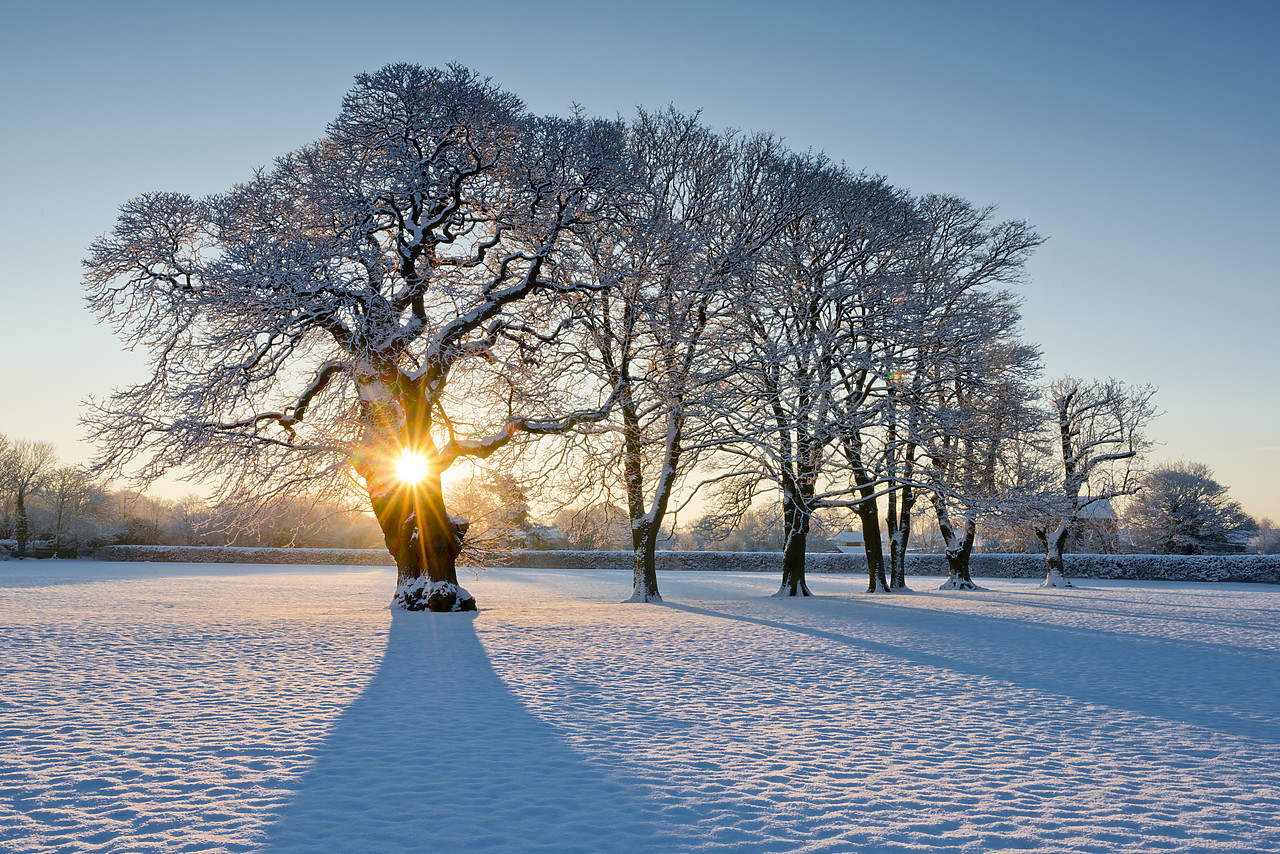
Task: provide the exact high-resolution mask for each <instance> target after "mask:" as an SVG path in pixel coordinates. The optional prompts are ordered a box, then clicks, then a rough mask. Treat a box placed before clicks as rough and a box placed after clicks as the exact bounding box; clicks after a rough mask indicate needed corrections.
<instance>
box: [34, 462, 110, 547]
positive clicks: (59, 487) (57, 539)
mask: <svg viewBox="0 0 1280 854" xmlns="http://www.w3.org/2000/svg"><path fill="white" fill-rule="evenodd" d="M44 499H45V502H44V503H45V504H46V505H47V507H48V509H49V516H50V529H51V533H52V535H53V548H54V554H56V555H58V556H59V557H65V556H71V557H75V555H76V553H77V551H78V549H79V547H80V545H81V544H82V543H83V541H84V540H85V539H87V536H86V534H87V531H86V528H91V527H92V525H93V521H92V520H93V519H94V518H95V517H98V516H101V514H102V510H103V506H104V504H105V502H106V492H105V490H104V489H103V488H102V486H101V484H98V483H95V482H94V481H93V480H91V479H90V477H89V476H88V474H87V473H86V472H85V470H84V468H83V467H81V466H60V467H58V468H56V469H54V470H53V471H51V472H50V473H49V477H48V480H47V482H46V486H45V489H44Z"/></svg>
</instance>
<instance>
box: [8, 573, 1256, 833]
mask: <svg viewBox="0 0 1280 854" xmlns="http://www.w3.org/2000/svg"><path fill="white" fill-rule="evenodd" d="M660 581H661V584H662V589H663V593H664V595H665V596H666V597H667V599H668V603H667V604H666V605H623V604H619V600H621V599H623V598H625V597H626V596H627V594H628V593H629V592H630V585H629V578H628V577H627V576H626V575H624V574H621V573H617V572H558V571H551V570H536V571H534V570H514V569H505V570H497V571H493V572H490V573H486V574H485V575H484V576H483V577H481V578H479V579H474V580H470V581H469V582H468V584H467V586H468V588H469V589H470V590H471V591H472V592H473V593H475V594H476V596H477V598H478V599H479V602H480V606H481V608H482V609H483V610H481V611H480V612H479V613H478V614H472V615H453V614H450V615H432V614H404V613H399V614H394V615H393V614H392V613H391V612H390V611H388V610H387V609H386V607H385V606H386V603H387V601H388V600H389V599H390V596H391V592H392V588H393V586H394V581H393V571H392V570H389V569H384V568H363V567H362V568H343V567H300V566H289V567H269V566H227V565H213V564H122V563H111V564H101V563H97V564H95V563H56V562H47V561H46V562H32V561H24V562H21V563H18V562H9V563H3V564H0V671H2V673H3V690H2V691H0V851H4V852H13V854H18V853H19V852H37V851H38V852H46V851H67V852H71V851H76V852H81V851H112V852H179V851H200V852H223V851H269V852H303V851H308V852H379V854H386V852H399V851H415V852H416V851H429V852H452V851H457V852H481V851H511V852H525V851H548V852H569V851H584V852H594V851H605V852H611V854H621V852H641V851H647V852H676V851H768V852H784V851H812V852H816V851H824V852H826V851H975V852H976V851H1003V850H1021V851H1054V852H1060V851H1096V852H1112V851H1138V850H1142V851H1161V850H1163V851H1169V850H1193V851H1205V850H1221V851H1275V850H1280V707H1278V703H1280V588H1277V587H1273V586H1263V585H1203V584H1202V585H1195V584H1174V583H1167V582H1166V583H1157V582H1145V583H1140V582H1082V585H1083V586H1082V587H1080V588H1078V589H1074V590H1053V591H1042V590H1039V589H1037V588H1036V586H1035V583H1034V582H1031V581H1021V580H988V581H985V582H980V583H984V584H985V586H987V587H988V588H990V589H989V590H988V591H987V592H981V593H967V594H958V593H941V592H937V591H933V590H932V589H931V588H932V587H934V586H936V585H937V583H938V579H924V578H920V579H913V580H912V582H911V583H912V586H913V587H915V588H916V591H917V592H915V593H914V594H910V595H899V596H874V597H873V596H868V595H866V594H864V593H862V592H860V591H861V589H862V585H863V583H864V582H863V580H862V579H860V578H852V577H849V576H817V577H814V578H812V579H811V585H812V587H813V588H814V591H815V593H817V594H819V595H818V596H816V597H815V598H813V599H809V600H778V599H772V598H769V594H770V593H772V592H773V591H774V589H776V586H777V579H776V578H775V577H773V576H772V575H767V576H766V575H759V574H749V575H748V574H743V575H738V574H725V573H714V574H712V573H708V574H701V573H669V574H664V575H662V577H661V579H660Z"/></svg>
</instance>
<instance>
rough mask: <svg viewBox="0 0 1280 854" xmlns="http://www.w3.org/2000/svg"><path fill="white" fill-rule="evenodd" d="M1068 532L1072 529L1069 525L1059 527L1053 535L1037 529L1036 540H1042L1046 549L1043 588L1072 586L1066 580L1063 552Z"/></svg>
mask: <svg viewBox="0 0 1280 854" xmlns="http://www.w3.org/2000/svg"><path fill="white" fill-rule="evenodd" d="M1068 531H1070V527H1069V526H1067V525H1059V526H1058V528H1057V530H1056V531H1054V532H1053V533H1049V532H1048V531H1044V530H1040V529H1039V528H1037V529H1036V539H1038V540H1040V545H1041V547H1043V548H1044V582H1043V583H1041V585H1040V586H1041V587H1070V586H1071V582H1070V581H1068V580H1067V579H1066V567H1065V565H1064V564H1063V562H1062V550H1063V547H1064V546H1065V545H1066V542H1067V533H1068Z"/></svg>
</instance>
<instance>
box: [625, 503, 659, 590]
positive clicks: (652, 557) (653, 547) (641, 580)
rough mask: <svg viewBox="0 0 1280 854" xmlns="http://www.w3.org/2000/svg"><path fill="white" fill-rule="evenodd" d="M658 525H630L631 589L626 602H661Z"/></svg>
mask: <svg viewBox="0 0 1280 854" xmlns="http://www.w3.org/2000/svg"><path fill="white" fill-rule="evenodd" d="M657 551H658V525H657V523H655V522H652V521H651V522H650V523H649V524H644V523H640V524H636V523H635V522H632V527H631V575H632V590H631V598H630V599H628V600H627V601H628V602H661V601H662V595H661V594H660V593H659V592H658V560H657Z"/></svg>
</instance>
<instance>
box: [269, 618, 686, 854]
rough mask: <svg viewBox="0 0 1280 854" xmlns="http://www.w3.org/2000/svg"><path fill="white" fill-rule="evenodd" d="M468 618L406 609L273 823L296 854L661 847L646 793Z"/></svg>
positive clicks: (272, 844) (280, 844)
mask: <svg viewBox="0 0 1280 854" xmlns="http://www.w3.org/2000/svg"><path fill="white" fill-rule="evenodd" d="M475 619H483V616H477V615H467V614H430V613H404V612H397V613H395V614H394V616H393V618H392V622H391V629H390V635H389V637H388V642H387V651H386V654H385V656H384V658H383V661H382V664H381V666H380V668H379V670H378V672H377V673H376V674H375V676H374V678H373V680H372V681H371V682H370V683H369V685H368V687H367V688H366V689H365V691H364V693H362V694H361V695H360V697H359V698H357V699H356V700H355V702H353V703H352V704H351V705H350V706H349V707H348V708H347V710H346V711H345V712H344V713H343V715H342V717H341V718H340V719H339V721H338V723H337V725H336V726H335V727H334V730H333V732H332V733H330V735H329V737H328V738H327V739H326V740H325V742H324V744H323V746H322V747H321V748H320V749H319V755H318V757H317V759H316V761H315V763H314V765H313V766H312V767H311V768H310V770H308V771H307V773H306V774H305V775H304V776H303V777H302V779H301V780H300V781H299V783H298V786H297V791H296V794H295V795H294V796H293V798H292V800H291V801H290V802H289V803H288V804H287V805H286V806H284V807H283V808H281V809H280V810H279V812H278V814H277V816H276V820H275V822H274V823H273V824H272V825H271V826H270V827H268V828H267V831H266V842H265V845H264V846H263V848H262V849H261V850H262V851H264V852H273V854H286V852H289V853H290V854H291V853H292V852H326V854H327V852H335V851H377V852H379V854H393V852H399V851H414V852H417V851H431V852H455V851H456V852H462V851H466V852H474V851H522V852H524V851H555V852H571V851H583V852H586V851H602V850H609V849H616V850H619V851H629V852H630V851H636V852H645V851H654V852H657V851H663V850H670V849H671V847H672V846H671V845H670V844H669V843H667V844H664V843H663V840H662V839H661V838H659V831H658V827H659V824H658V821H657V818H656V816H657V813H656V810H655V809H654V808H652V807H651V806H650V805H648V804H646V803H645V802H644V800H643V795H642V794H641V793H639V792H637V791H636V790H634V789H628V788H627V787H626V786H624V785H622V784H619V783H617V782H616V781H614V780H612V779H610V778H609V777H608V776H607V774H606V773H605V772H604V771H603V770H602V769H599V768H597V767H594V766H592V765H589V764H588V763H586V762H584V761H583V760H582V759H581V758H579V757H578V756H577V755H575V754H574V753H573V752H572V750H571V749H570V747H569V746H568V745H567V744H565V743H564V741H563V740H562V738H561V736H560V734H559V733H558V732H557V731H556V730H555V729H554V728H553V727H551V726H549V725H548V724H546V723H544V722H543V721H541V720H539V719H538V718H535V717H534V716H533V715H531V714H530V713H529V712H528V711H527V710H526V708H525V707H524V706H523V705H522V704H521V702H520V701H519V699H518V698H516V697H515V696H514V695H512V694H511V692H510V691H509V690H508V689H507V687H506V685H505V684H504V683H503V682H502V680H501V679H500V678H499V677H498V675H497V674H496V673H495V672H494V670H493V668H492V667H491V665H490V663H489V658H488V654H487V653H486V651H485V649H484V647H483V645H482V644H481V643H480V640H479V638H478V637H477V635H476V631H475V627H474V623H473V621H474V620H475Z"/></svg>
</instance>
